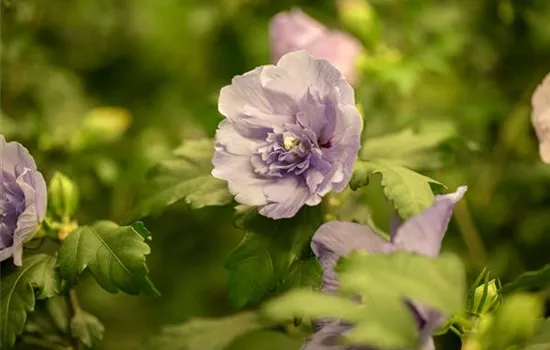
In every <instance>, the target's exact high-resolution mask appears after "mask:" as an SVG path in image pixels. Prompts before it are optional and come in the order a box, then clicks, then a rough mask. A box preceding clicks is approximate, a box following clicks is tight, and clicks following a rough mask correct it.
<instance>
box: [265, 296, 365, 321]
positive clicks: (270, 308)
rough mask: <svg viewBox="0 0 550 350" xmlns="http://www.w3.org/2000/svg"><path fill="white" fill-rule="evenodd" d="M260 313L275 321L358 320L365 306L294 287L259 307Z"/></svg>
mask: <svg viewBox="0 0 550 350" xmlns="http://www.w3.org/2000/svg"><path fill="white" fill-rule="evenodd" d="M261 312H262V314H263V315H264V316H265V317H266V318H267V319H269V320H271V321H273V322H275V323H285V322H292V321H293V320H294V319H295V318H304V317H306V318H311V319H320V318H330V319H342V320H347V321H356V322H357V321H360V320H362V319H363V317H364V315H363V314H364V312H365V307H364V306H363V305H360V304H358V303H356V302H354V301H353V300H351V299H349V298H346V297H342V296H338V295H330V294H324V293H320V292H316V291H312V290H306V289H295V290H292V291H290V292H288V293H286V294H285V295H283V296H281V297H278V298H276V299H273V300H270V301H268V302H267V303H265V304H264V305H263V307H262V308H261Z"/></svg>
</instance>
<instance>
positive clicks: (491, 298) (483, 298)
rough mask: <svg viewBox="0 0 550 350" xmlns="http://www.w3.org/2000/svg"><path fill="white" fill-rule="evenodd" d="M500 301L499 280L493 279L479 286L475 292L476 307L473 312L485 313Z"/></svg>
mask: <svg viewBox="0 0 550 350" xmlns="http://www.w3.org/2000/svg"><path fill="white" fill-rule="evenodd" d="M499 303H500V293H499V291H498V287H497V281H496V280H491V281H489V282H488V283H487V286H485V284H482V285H480V286H478V287H477V288H476V290H475V292H474V307H473V310H472V311H473V312H475V313H477V314H484V313H486V312H488V311H490V310H492V309H494V308H495V307H497V306H498V304H499Z"/></svg>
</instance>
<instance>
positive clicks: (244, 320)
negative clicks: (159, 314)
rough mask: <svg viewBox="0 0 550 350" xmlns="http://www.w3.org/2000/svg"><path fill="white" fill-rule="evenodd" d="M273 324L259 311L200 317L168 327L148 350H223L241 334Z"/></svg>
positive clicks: (149, 345)
mask: <svg viewBox="0 0 550 350" xmlns="http://www.w3.org/2000/svg"><path fill="white" fill-rule="evenodd" d="M269 325H270V324H269V323H266V322H265V321H264V320H262V319H261V318H260V316H259V315H258V314H257V313H255V312H242V313H239V314H236V315H232V316H227V317H223V318H217V319H208V318H196V319H192V320H190V321H189V322H187V323H184V324H182V325H174V326H168V327H165V328H164V329H163V330H162V332H161V334H160V335H158V336H156V337H155V338H153V340H152V341H151V342H150V344H148V346H147V347H146V349H151V350H153V349H163V350H195V349H201V350H223V349H225V348H226V347H227V346H228V345H229V344H231V342H232V341H233V340H235V339H236V338H238V337H240V336H241V335H244V334H247V333H249V332H252V331H255V330H258V329H262V328H265V327H268V326H269Z"/></svg>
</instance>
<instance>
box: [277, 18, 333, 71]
mask: <svg viewBox="0 0 550 350" xmlns="http://www.w3.org/2000/svg"><path fill="white" fill-rule="evenodd" d="M326 33H327V29H326V28H325V26H323V25H322V24H321V23H319V22H317V21H316V20H314V19H313V18H311V17H310V16H308V15H306V14H305V13H304V12H303V11H301V10H298V9H295V10H293V11H290V12H281V13H278V14H277V15H276V16H274V17H273V18H272V19H271V21H270V23H269V40H270V42H271V54H272V61H273V62H277V61H279V59H280V58H281V57H283V56H284V55H285V54H286V53H289V52H292V51H296V50H300V49H303V48H305V47H306V46H307V45H309V44H311V43H312V42H313V41H315V40H316V39H317V38H319V37H321V36H324V35H325V34H326Z"/></svg>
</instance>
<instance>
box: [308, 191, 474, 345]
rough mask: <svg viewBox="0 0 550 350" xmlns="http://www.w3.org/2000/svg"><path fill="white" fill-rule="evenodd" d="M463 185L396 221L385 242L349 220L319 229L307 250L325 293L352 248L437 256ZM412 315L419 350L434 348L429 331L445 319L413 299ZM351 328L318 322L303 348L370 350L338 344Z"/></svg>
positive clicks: (335, 286)
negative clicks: (317, 266)
mask: <svg viewBox="0 0 550 350" xmlns="http://www.w3.org/2000/svg"><path fill="white" fill-rule="evenodd" d="M465 192H466V187H465V186H462V187H459V188H458V189H457V190H456V192H454V193H450V194H446V195H441V196H436V199H435V202H434V204H433V205H432V206H431V207H430V208H428V209H427V210H426V211H424V212H423V213H421V214H419V215H417V216H414V217H412V218H410V219H408V220H407V221H405V222H401V221H400V220H395V221H394V222H393V225H392V229H391V239H390V240H389V241H388V240H386V239H385V238H382V237H381V236H379V235H378V234H376V233H375V232H374V231H373V230H372V229H371V228H370V227H368V226H364V225H359V224H356V223H351V222H339V221H332V222H328V223H326V224H324V225H323V226H321V227H320V228H319V229H318V230H317V232H316V233H315V235H314V236H313V240H312V242H311V248H312V249H313V252H314V253H315V255H316V256H317V259H318V260H319V263H320V264H321V266H322V268H323V291H324V292H326V293H330V294H333V293H336V292H337V290H338V288H339V282H338V279H337V276H336V273H335V272H334V266H335V264H336V262H337V261H338V259H339V258H340V257H342V256H344V255H347V254H349V253H351V252H352V251H353V250H364V251H367V252H369V253H374V254H376V253H379V254H386V253H391V252H392V251H395V250H397V249H400V250H405V251H410V252H415V253H419V254H423V255H426V256H429V257H436V256H437V255H438V254H439V250H440V249H441V241H442V240H443V237H444V235H445V232H446V230H447V225H448V224H449V220H450V219H451V215H452V211H453V208H454V205H455V204H456V203H457V202H458V201H459V200H460V199H461V198H462V196H463V195H464V193H465ZM407 305H408V306H409V307H410V309H411V312H413V314H414V316H415V318H416V320H417V324H418V329H419V332H420V339H421V343H422V350H430V349H435V347H434V344H433V339H432V337H431V334H432V332H433V331H434V330H435V329H437V327H439V326H440V325H441V323H442V322H443V321H444V316H443V315H442V314H441V313H440V312H438V311H437V310H435V309H433V308H430V307H427V306H424V305H422V304H420V303H418V302H415V301H409V302H407ZM350 328H351V326H350V325H346V324H343V323H341V322H339V321H330V322H324V321H321V322H319V324H318V330H317V332H316V333H315V334H314V335H313V336H312V337H311V338H310V339H309V340H308V342H306V344H304V346H303V347H302V350H368V349H372V348H370V347H346V346H343V345H339V344H338V342H337V338H338V337H339V336H340V335H341V334H342V333H344V332H345V331H347V330H349V329H350Z"/></svg>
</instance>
